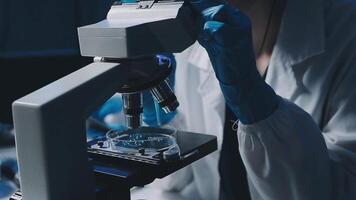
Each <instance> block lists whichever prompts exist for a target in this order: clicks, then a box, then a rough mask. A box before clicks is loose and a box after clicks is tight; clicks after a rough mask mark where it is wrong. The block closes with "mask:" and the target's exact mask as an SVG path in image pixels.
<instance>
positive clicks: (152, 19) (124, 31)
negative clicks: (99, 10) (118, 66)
mask: <svg viewBox="0 0 356 200" xmlns="http://www.w3.org/2000/svg"><path fill="white" fill-rule="evenodd" d="M146 2H151V4H150V5H147V3H146ZM144 3H146V6H142V5H144ZM182 4H183V2H177V1H169V0H166V1H160V2H157V3H154V1H147V0H146V1H141V2H138V3H130V4H121V5H114V6H112V8H111V10H110V11H109V13H108V15H107V19H106V20H103V21H101V22H98V23H96V24H92V25H88V26H84V27H80V28H78V35H79V45H80V51H81V54H82V55H83V56H92V57H104V58H116V59H118V58H134V57H140V56H148V55H156V54H158V53H179V52H182V51H183V50H185V49H186V48H188V47H189V46H191V45H192V44H193V43H194V42H195V41H196V36H194V35H192V34H191V33H190V32H189V31H186V28H185V23H183V22H182V20H181V19H178V18H177V15H178V11H179V8H180V7H181V6H182Z"/></svg>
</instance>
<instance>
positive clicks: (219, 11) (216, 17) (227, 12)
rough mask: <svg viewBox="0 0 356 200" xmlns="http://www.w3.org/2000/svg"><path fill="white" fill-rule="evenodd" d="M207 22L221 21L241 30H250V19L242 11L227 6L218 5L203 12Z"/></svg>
mask: <svg viewBox="0 0 356 200" xmlns="http://www.w3.org/2000/svg"><path fill="white" fill-rule="evenodd" d="M202 16H203V18H204V19H205V21H219V22H223V23H226V24H230V25H231V26H235V27H236V28H239V29H250V28H251V21H250V19H249V18H248V17H247V16H246V15H245V14H244V13H242V12H241V11H240V10H238V9H236V8H233V7H231V6H229V5H226V4H221V5H217V6H214V7H210V8H207V9H205V10H203V11H202Z"/></svg>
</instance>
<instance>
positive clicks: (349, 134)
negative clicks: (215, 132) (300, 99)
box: [238, 57, 356, 200]
mask: <svg viewBox="0 0 356 200" xmlns="http://www.w3.org/2000/svg"><path fill="white" fill-rule="evenodd" d="M351 59H352V57H351ZM351 59H350V60H351ZM353 59H354V60H353V61H352V62H350V63H351V64H350V65H349V66H347V67H344V68H341V67H340V70H339V71H340V73H339V76H338V77H337V78H336V80H335V81H334V82H333V84H332V85H333V87H332V88H331V90H330V95H329V96H330V99H328V105H327V106H326V109H325V110H326V111H325V119H324V121H325V122H326V125H325V126H324V128H323V130H320V128H319V127H318V126H317V125H316V123H315V122H314V121H313V119H312V118H311V117H310V115H309V114H308V113H306V112H304V111H303V110H302V109H301V108H299V107H298V106H296V105H295V104H293V103H290V102H288V101H287V100H283V99H281V102H280V104H279V108H278V109H277V111H276V112H275V113H273V114H272V115H271V116H270V117H269V118H267V119H266V120H263V121H261V122H259V123H256V124H252V125H243V124H240V127H239V131H238V137H239V144H240V145H239V146H240V153H241V156H242V158H243V161H244V164H245V165H246V169H247V172H248V175H249V180H250V186H251V188H252V191H253V192H252V193H253V194H252V195H253V196H254V197H255V199H260V198H262V199H291V200H293V199H296V200H297V199H306V200H308V199H325V200H327V199H354V198H355V197H356V196H355V195H356V191H355V188H356V153H355V151H356V125H355V119H356V90H354V89H353V88H352V87H353V85H354V84H355V79H354V77H355V76H356V67H355V66H356V57H354V58H353ZM323 136H324V137H323Z"/></svg>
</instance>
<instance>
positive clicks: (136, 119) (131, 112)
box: [122, 93, 143, 129]
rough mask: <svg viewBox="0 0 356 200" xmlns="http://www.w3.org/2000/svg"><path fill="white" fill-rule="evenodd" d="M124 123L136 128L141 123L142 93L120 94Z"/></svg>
mask: <svg viewBox="0 0 356 200" xmlns="http://www.w3.org/2000/svg"><path fill="white" fill-rule="evenodd" d="M122 100H123V105H124V114H125V123H126V126H127V127H128V128H131V129H134V128H138V127H140V126H141V124H142V112H143V97H142V93H130V94H122Z"/></svg>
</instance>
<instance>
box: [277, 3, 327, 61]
mask: <svg viewBox="0 0 356 200" xmlns="http://www.w3.org/2000/svg"><path fill="white" fill-rule="evenodd" d="M322 1H323V0H287V4H286V8H285V11H284V16H283V19H282V23H281V27H280V32H279V35H278V39H277V42H276V45H275V47H274V50H273V54H274V55H272V60H274V59H273V57H274V56H275V57H276V56H278V59H277V60H279V61H282V62H283V63H284V64H283V66H285V67H290V66H294V65H296V64H298V63H301V62H303V61H305V60H306V59H308V58H311V57H313V56H316V55H319V54H321V53H323V52H324V50H325V32H324V31H325V29H324V11H323V9H324V7H323V2H322Z"/></svg>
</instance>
